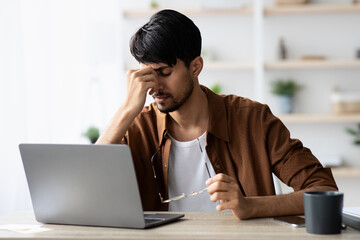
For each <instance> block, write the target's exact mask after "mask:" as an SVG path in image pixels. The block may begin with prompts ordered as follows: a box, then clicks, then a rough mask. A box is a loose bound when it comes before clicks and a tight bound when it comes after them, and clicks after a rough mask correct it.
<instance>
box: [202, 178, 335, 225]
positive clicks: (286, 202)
mask: <svg viewBox="0 0 360 240" xmlns="http://www.w3.org/2000/svg"><path fill="white" fill-rule="evenodd" d="M206 185H208V186H209V188H208V193H209V194H210V195H211V197H210V200H211V201H213V202H216V201H218V200H220V204H219V205H218V206H217V207H216V209H217V210H218V211H222V210H225V209H230V210H231V211H232V212H233V214H234V215H235V216H236V217H237V218H239V219H249V218H258V217H274V216H285V215H300V214H304V203H303V193H304V192H308V191H328V190H331V191H337V189H336V188H334V187H331V186H314V187H310V188H306V189H303V190H300V191H296V192H293V193H289V194H284V195H272V196H256V197H244V196H243V195H242V193H241V190H240V187H239V185H238V183H237V182H236V180H235V179H233V178H232V177H230V176H228V175H225V174H217V175H216V176H215V177H213V178H210V179H209V180H208V181H207V182H206Z"/></svg>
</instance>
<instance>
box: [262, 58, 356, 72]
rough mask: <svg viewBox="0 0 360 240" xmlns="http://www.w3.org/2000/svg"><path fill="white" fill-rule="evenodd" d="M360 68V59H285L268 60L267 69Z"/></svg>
mask: <svg viewBox="0 0 360 240" xmlns="http://www.w3.org/2000/svg"><path fill="white" fill-rule="evenodd" d="M322 68H360V59H359V60H357V59H354V60H285V61H274V62H266V63H265V69H266V70H282V69H322Z"/></svg>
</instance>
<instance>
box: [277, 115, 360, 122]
mask: <svg viewBox="0 0 360 240" xmlns="http://www.w3.org/2000/svg"><path fill="white" fill-rule="evenodd" d="M277 116H278V118H280V120H281V121H283V122H284V123H357V122H359V123H360V114H349V115H333V114H298V113H297V114H279V115H277Z"/></svg>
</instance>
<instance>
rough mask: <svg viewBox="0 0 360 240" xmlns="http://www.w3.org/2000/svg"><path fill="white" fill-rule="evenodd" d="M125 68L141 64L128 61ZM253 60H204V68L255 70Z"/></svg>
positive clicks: (135, 67)
mask: <svg viewBox="0 0 360 240" xmlns="http://www.w3.org/2000/svg"><path fill="white" fill-rule="evenodd" d="M124 68H125V70H129V69H137V68H139V65H138V64H136V63H128V64H125V66H124ZM253 69H254V64H253V63H252V62H237V61H208V60H204V70H253Z"/></svg>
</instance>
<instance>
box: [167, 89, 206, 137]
mask: <svg viewBox="0 0 360 240" xmlns="http://www.w3.org/2000/svg"><path fill="white" fill-rule="evenodd" d="M169 115H170V119H171V121H170V125H169V132H170V135H171V136H172V137H174V138H175V139H176V140H178V141H191V140H194V139H196V138H197V137H200V136H201V135H202V134H203V133H204V132H205V131H206V130H207V126H208V122H209V107H208V100H207V96H206V94H205V92H203V91H202V90H201V88H200V86H199V84H195V86H194V90H193V92H192V94H191V96H190V97H189V99H188V100H187V101H186V102H185V103H184V104H183V105H182V106H181V107H180V108H179V109H178V110H176V111H174V112H171V113H169Z"/></svg>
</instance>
